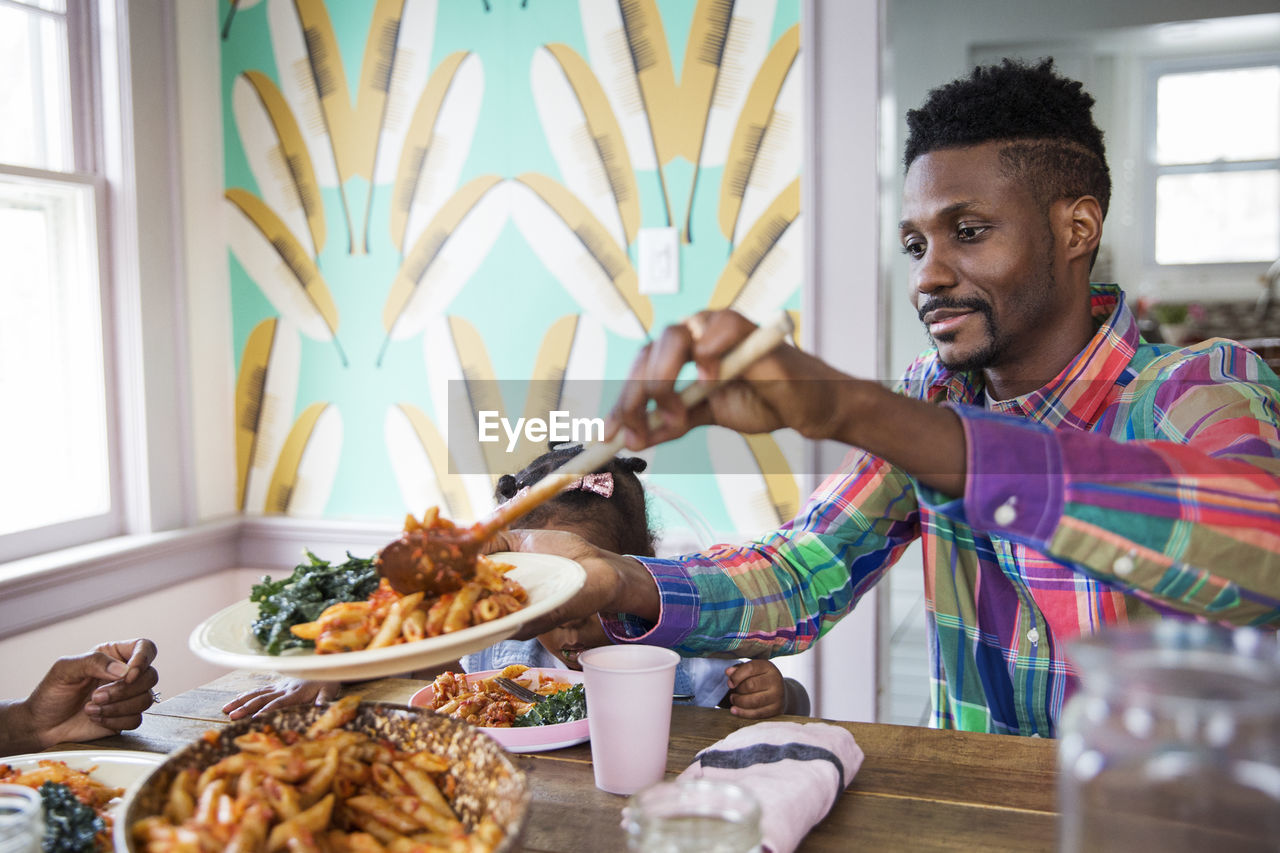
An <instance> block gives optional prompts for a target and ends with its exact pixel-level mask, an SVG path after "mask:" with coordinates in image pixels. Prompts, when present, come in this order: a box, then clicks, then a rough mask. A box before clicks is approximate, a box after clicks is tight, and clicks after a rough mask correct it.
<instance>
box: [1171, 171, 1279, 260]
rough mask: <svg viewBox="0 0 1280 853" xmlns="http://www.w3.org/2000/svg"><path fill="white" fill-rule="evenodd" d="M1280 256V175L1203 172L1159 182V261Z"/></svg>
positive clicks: (1175, 176) (1251, 172)
mask: <svg viewBox="0 0 1280 853" xmlns="http://www.w3.org/2000/svg"><path fill="white" fill-rule="evenodd" d="M1277 257H1280V171H1277V170H1275V169H1271V170H1267V171H1248V172H1199V173H1194V174H1189V175H1163V176H1161V177H1160V178H1158V179H1157V180H1156V263H1158V264H1209V263H1232V262H1247V261H1274V260H1275V259H1276V258H1277Z"/></svg>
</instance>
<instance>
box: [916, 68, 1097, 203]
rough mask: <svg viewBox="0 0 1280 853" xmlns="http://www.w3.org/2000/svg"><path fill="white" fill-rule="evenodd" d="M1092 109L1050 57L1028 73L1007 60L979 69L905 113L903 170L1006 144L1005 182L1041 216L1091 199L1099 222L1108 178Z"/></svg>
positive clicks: (1003, 154)
mask: <svg viewBox="0 0 1280 853" xmlns="http://www.w3.org/2000/svg"><path fill="white" fill-rule="evenodd" d="M1093 103H1094V101H1093V96H1091V95H1090V94H1089V93H1088V92H1086V91H1084V87H1083V86H1082V85H1081V84H1080V83H1079V82H1077V81H1075V80H1070V79H1068V78H1066V77H1063V76H1061V75H1059V74H1058V73H1057V71H1055V70H1054V67H1053V58H1052V57H1049V58H1048V59H1044V60H1041V61H1040V62H1038V63H1036V64H1034V65H1030V64H1027V63H1024V62H1021V61H1017V60H1011V59H1004V60H1001V62H1000V64H999V65H986V66H981V65H980V66H978V67H976V68H974V69H973V73H972V74H971V75H969V76H968V77H963V78H961V79H959V80H955V81H953V82H951V83H947V84H946V85H944V86H939V87H938V88H936V89H934V90H932V91H931V92H930V93H929V97H928V98H927V99H926V100H925V102H924V104H923V105H922V106H921V107H920V108H919V109H915V110H909V111H908V112H907V130H908V132H907V144H906V149H905V151H904V154H903V162H904V164H905V165H906V168H908V169H910V168H911V164H912V163H913V162H915V159H916V158H917V157H919V156H921V155H923V154H928V153H929V152H930V151H937V150H939V149H944V148H965V147H968V146H971V145H981V144H983V143H986V142H1007V143H1008V145H1006V146H1005V147H1004V148H1003V149H1002V150H1001V159H1002V160H1003V161H1004V163H1005V165H1006V168H1007V169H1008V170H1009V174H1011V175H1014V176H1016V177H1018V178H1019V179H1022V180H1025V181H1027V182H1028V184H1029V186H1030V187H1031V189H1032V191H1033V192H1034V193H1035V194H1036V197H1037V198H1039V199H1040V200H1041V202H1042V203H1043V204H1044V206H1045V208H1046V209H1047V208H1048V206H1049V205H1050V204H1051V203H1052V202H1054V201H1057V200H1059V199H1063V198H1079V197H1080V196H1084V195H1091V196H1093V197H1094V198H1096V199H1097V200H1098V204H1099V205H1100V206H1101V207H1102V215H1103V216H1104V217H1105V216H1106V215H1107V206H1108V204H1109V203H1110V201H1111V173H1110V172H1109V171H1108V169H1107V153H1106V148H1105V147H1104V146H1103V144H1102V131H1101V130H1099V129H1098V126H1097V125H1096V124H1094V122H1093V114H1092V107H1093Z"/></svg>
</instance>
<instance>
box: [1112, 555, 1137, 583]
mask: <svg viewBox="0 0 1280 853" xmlns="http://www.w3.org/2000/svg"><path fill="white" fill-rule="evenodd" d="M1133 554H1134V552H1132V551H1130V552H1129V553H1128V554H1121V555H1120V556H1119V557H1116V561H1115V562H1114V563H1112V564H1111V569H1112V570H1113V571H1114V572H1115V573H1116V574H1118V575H1119V576H1120V577H1122V578H1123V577H1126V576H1128V574H1129V573H1130V572H1132V571H1133V569H1134V565H1135V564H1134V562H1133Z"/></svg>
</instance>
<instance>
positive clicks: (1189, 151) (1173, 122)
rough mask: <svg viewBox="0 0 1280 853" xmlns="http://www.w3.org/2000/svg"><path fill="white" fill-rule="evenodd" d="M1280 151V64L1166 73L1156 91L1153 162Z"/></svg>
mask: <svg viewBox="0 0 1280 853" xmlns="http://www.w3.org/2000/svg"><path fill="white" fill-rule="evenodd" d="M1276 157H1280V67H1277V66H1274V65H1273V66H1270V67H1261V68H1237V69H1233V70H1230V71H1201V72H1196V73H1193V74H1166V75H1164V76H1162V77H1161V78H1160V80H1159V82H1158V84H1157V91H1156V162H1158V163H1160V164H1161V165H1172V164H1176V163H1212V162H1214V161H1215V160H1226V161H1234V162H1239V161H1241V160H1272V159H1275V158H1276Z"/></svg>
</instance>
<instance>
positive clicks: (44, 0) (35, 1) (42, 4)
mask: <svg viewBox="0 0 1280 853" xmlns="http://www.w3.org/2000/svg"><path fill="white" fill-rule="evenodd" d="M14 2H17V3H21V4H22V5H24V6H33V7H35V8H36V9H44V10H45V11H46V12H65V11H67V4H66V2H64V0H14Z"/></svg>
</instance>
